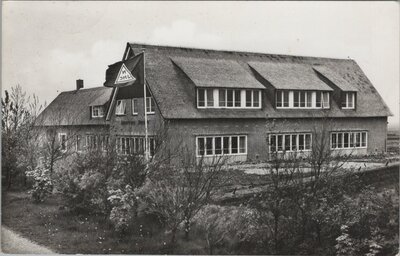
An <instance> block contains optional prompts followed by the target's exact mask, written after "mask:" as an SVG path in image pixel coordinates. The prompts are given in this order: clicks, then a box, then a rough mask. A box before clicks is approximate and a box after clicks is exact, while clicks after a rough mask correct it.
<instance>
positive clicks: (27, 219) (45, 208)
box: [2, 192, 205, 254]
mask: <svg viewBox="0 0 400 256" xmlns="http://www.w3.org/2000/svg"><path fill="white" fill-rule="evenodd" d="M60 200H61V197H59V196H52V197H50V198H49V199H48V200H46V202H44V203H41V204H34V203H33V202H32V201H31V200H30V197H29V195H28V194H27V193H26V192H8V193H3V197H2V201H3V202H2V206H3V207H2V224H3V225H5V226H7V227H9V228H10V229H11V230H14V231H16V232H18V233H20V234H21V235H23V236H24V237H26V238H28V239H30V240H32V241H34V242H36V243H38V244H41V245H44V246H46V247H48V248H50V249H52V250H54V251H56V252H58V253H68V254H69V253H73V254H75V253H91V254H108V253H110V254H120V253H123V254H127V253H130V254H132V253H137V254H139V253H147V254H149V253H152V254H156V253H157V254H165V253H171V250H170V248H169V246H168V241H169V236H168V234H165V233H164V232H163V231H162V230H155V228H154V225H152V224H151V220H142V221H141V223H143V224H142V226H140V225H138V228H137V230H136V232H134V233H135V235H128V236H123V235H119V234H117V233H115V232H113V231H112V228H111V226H110V224H109V223H108V221H107V220H105V219H104V218H103V217H99V216H90V217H89V216H77V215H74V214H72V213H67V212H64V211H63V210H61V209H59V206H60V205H62V204H61V201H60ZM182 243H183V242H182V241H178V246H177V248H176V250H175V251H174V253H205V252H203V251H202V249H201V248H202V247H201V246H199V245H198V244H199V243H201V241H195V242H194V241H191V242H188V243H187V244H182Z"/></svg>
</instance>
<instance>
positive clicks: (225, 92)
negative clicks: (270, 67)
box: [197, 88, 261, 109]
mask: <svg viewBox="0 0 400 256" xmlns="http://www.w3.org/2000/svg"><path fill="white" fill-rule="evenodd" d="M197 107H198V108H257V109H260V108H261V90H253V89H252V90H245V89H211V88H207V89H203V88H199V89H197Z"/></svg>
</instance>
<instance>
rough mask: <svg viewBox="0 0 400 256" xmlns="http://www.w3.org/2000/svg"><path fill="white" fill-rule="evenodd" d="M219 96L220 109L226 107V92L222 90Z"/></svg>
mask: <svg viewBox="0 0 400 256" xmlns="http://www.w3.org/2000/svg"><path fill="white" fill-rule="evenodd" d="M218 94H219V107H226V90H222V89H220V90H219V92H218Z"/></svg>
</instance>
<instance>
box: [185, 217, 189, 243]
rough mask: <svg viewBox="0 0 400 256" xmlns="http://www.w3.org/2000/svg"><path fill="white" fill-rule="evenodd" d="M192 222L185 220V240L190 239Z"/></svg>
mask: <svg viewBox="0 0 400 256" xmlns="http://www.w3.org/2000/svg"><path fill="white" fill-rule="evenodd" d="M189 230H190V222H189V221H185V240H186V241H189Z"/></svg>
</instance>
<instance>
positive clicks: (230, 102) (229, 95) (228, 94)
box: [227, 90, 233, 107]
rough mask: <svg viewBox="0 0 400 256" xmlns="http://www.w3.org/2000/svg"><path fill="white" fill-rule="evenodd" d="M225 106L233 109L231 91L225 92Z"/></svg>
mask: <svg viewBox="0 0 400 256" xmlns="http://www.w3.org/2000/svg"><path fill="white" fill-rule="evenodd" d="M227 98H228V99H227V105H228V107H233V90H227Z"/></svg>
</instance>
